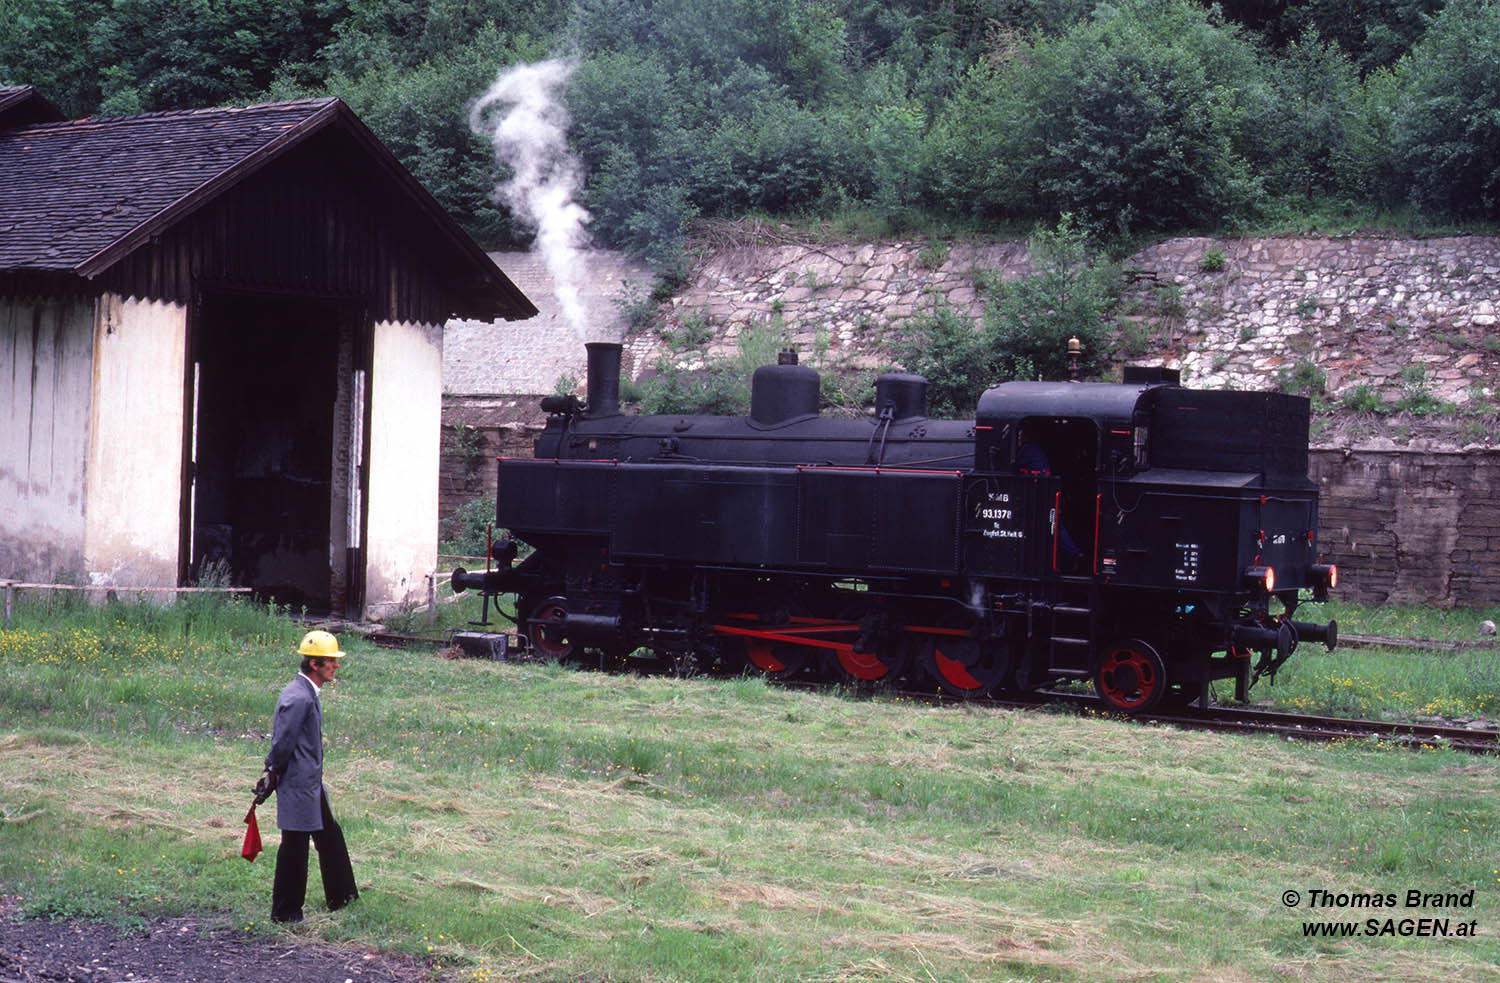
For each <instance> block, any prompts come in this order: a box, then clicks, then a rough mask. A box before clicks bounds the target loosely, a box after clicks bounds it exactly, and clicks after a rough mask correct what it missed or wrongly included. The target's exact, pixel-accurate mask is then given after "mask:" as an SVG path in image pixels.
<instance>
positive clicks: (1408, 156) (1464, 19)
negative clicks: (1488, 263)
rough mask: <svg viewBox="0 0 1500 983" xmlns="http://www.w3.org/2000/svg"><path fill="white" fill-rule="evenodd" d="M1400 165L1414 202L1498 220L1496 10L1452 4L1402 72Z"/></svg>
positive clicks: (1482, 4)
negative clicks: (1408, 183)
mask: <svg viewBox="0 0 1500 983" xmlns="http://www.w3.org/2000/svg"><path fill="white" fill-rule="evenodd" d="M1399 77H1400V78H1401V80H1402V82H1403V84H1404V95H1403V98H1402V100H1401V104H1400V110H1399V114H1398V119H1397V122H1396V125H1395V133H1396V141H1397V151H1398V153H1397V159H1398V160H1400V161H1401V164H1402V169H1403V174H1404V176H1405V178H1406V180H1407V181H1409V182H1410V188H1411V196H1412V200H1413V202H1414V203H1415V204H1417V205H1418V206H1420V207H1422V208H1425V209H1428V210H1429V211H1435V212H1441V213H1445V214H1449V215H1454V216H1457V217H1461V218H1485V219H1494V218H1496V217H1500V125H1497V121H1500V44H1497V43H1496V17H1495V7H1494V4H1492V3H1489V2H1487V0H1452V2H1450V3H1449V4H1447V5H1446V6H1445V7H1444V8H1443V10H1442V12H1441V13H1440V14H1438V16H1437V18H1436V20H1434V21H1433V24H1432V27H1431V28H1430V29H1429V30H1428V32H1427V34H1426V35H1425V36H1424V37H1423V39H1422V40H1421V42H1419V43H1418V44H1417V45H1416V47H1415V48H1414V49H1413V50H1412V53H1411V58H1410V60H1409V61H1408V62H1407V63H1405V64H1403V65H1402V66H1401V67H1400V70H1399Z"/></svg>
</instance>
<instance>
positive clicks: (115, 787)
mask: <svg viewBox="0 0 1500 983" xmlns="http://www.w3.org/2000/svg"><path fill="white" fill-rule="evenodd" d="M299 634H300V628H299V627H298V626H296V625H293V624H290V623H287V622H285V621H282V620H281V619H278V618H275V617H271V616H269V615H267V614H266V612H264V611H263V610H260V609H253V608H249V609H238V610H236V609H235V606H229V607H228V609H227V610H224V611H221V612H218V613H213V612H211V611H209V610H207V609H205V610H204V611H202V612H200V613H199V614H198V615H197V617H196V618H195V619H192V620H189V619H187V618H184V617H180V616H178V615H174V614H173V613H172V612H160V611H157V610H155V609H142V608H133V607H122V608H116V609H114V610H110V609H98V610H81V609H80V610H73V611H52V612H42V611H36V610H31V609H26V610H23V611H22V612H21V615H20V617H19V619H18V624H17V627H16V628H14V629H12V630H11V631H7V632H3V633H0V679H3V680H4V682H3V690H0V720H3V725H0V891H4V892H6V893H12V894H15V895H18V896H19V897H20V898H21V899H22V902H23V905H24V907H25V910H27V911H28V912H31V913H36V914H57V915H82V916H103V917H111V918H125V919H130V918H141V917H150V916H152V915H154V914H159V913H169V912H178V911H183V910H193V911H197V912H216V913H219V914H220V916H221V917H222V919H223V920H224V921H225V922H226V923H227V924H231V925H233V926H235V927H236V929H237V930H239V931H242V932H244V933H246V934H247V935H259V934H263V933H270V934H281V933H282V932H283V931H284V930H281V929H274V928H272V927H271V926H269V925H267V924H266V922H265V912H266V909H267V905H268V903H269V892H270V873H271V871H270V866H271V865H270V864H269V863H268V862H267V861H268V860H269V859H270V858H269V856H268V857H263V858H262V859H261V860H260V861H258V862H257V863H255V864H247V863H245V862H244V861H242V860H240V859H239V857H238V845H239V840H240V836H241V834H242V832H243V826H242V825H241V824H240V819H241V817H242V815H243V812H244V810H245V808H246V807H247V806H248V803H249V792H248V788H249V785H250V784H251V783H252V782H253V781H254V778H255V776H256V775H257V774H258V772H259V762H260V759H261V756H262V755H263V754H264V751H265V742H266V734H265V729H266V727H267V726H268V722H269V716H270V709H271V705H272V702H273V700H274V697H275V693H276V691H277V690H278V689H279V688H280V686H281V685H282V684H283V683H284V682H285V679H286V678H287V677H288V676H289V675H290V673H291V672H292V671H293V663H294V659H293V658H292V656H291V655H290V652H291V648H292V646H293V645H294V644H295V640H296V638H297V636H298V635H299ZM345 644H346V647H347V649H348V651H349V652H350V657H349V659H348V660H347V661H346V663H345V665H344V667H343V669H342V670H341V673H340V678H339V680H338V681H337V683H336V684H335V686H334V687H333V688H332V689H331V690H330V691H329V692H327V694H326V702H325V732H326V734H327V737H328V739H329V745H328V748H327V751H326V754H327V763H328V772H329V787H330V794H331V796H332V798H333V805H334V809H335V812H336V813H337V814H338V815H339V817H340V819H341V821H342V822H343V823H344V826H345V829H346V833H347V835H348V838H349V841H350V844H351V848H352V851H353V854H354V857H355V863H356V873H357V875H358V877H359V878H360V882H361V889H362V893H363V897H362V898H361V900H360V902H359V903H358V904H357V905H355V906H353V907H352V908H350V909H348V910H346V911H343V912H340V913H338V914H337V915H332V916H330V915H328V914H327V913H323V912H319V911H318V910H317V908H316V905H314V906H313V907H312V908H311V910H310V914H311V916H312V917H310V919H309V921H308V922H307V923H306V924H305V925H304V926H302V927H301V928H299V929H296V930H294V931H293V932H292V933H291V934H293V935H317V936H324V937H328V938H334V939H354V940H358V941H361V942H367V943H371V944H375V945H379V946H383V947H387V948H392V949H399V950H402V951H407V952H413V953H416V954H418V955H421V956H423V957H425V958H427V959H429V960H431V963H432V965H433V967H434V971H435V972H441V973H442V974H444V975H447V976H450V977H452V978H457V979H464V980H471V979H473V980H480V979H507V980H510V979H516V980H576V979H580V978H586V979H604V978H607V979H610V980H790V979H800V980H934V979H935V980H1004V979H1016V980H1156V979H1160V980H1267V979H1297V980H1322V979H1330V980H1331V979H1340V980H1342V979H1348V978H1376V979H1397V980H1405V979H1410V980H1417V979H1423V980H1429V979H1447V980H1473V979H1483V978H1495V966H1496V965H1497V964H1500V940H1497V934H1496V933H1497V930H1500V815H1497V812H1500V805H1497V803H1500V799H1497V793H1500V764H1497V762H1495V761H1493V760H1489V759H1476V758H1468V757H1461V756H1458V755H1455V754H1452V753H1449V752H1424V753H1413V752H1409V751H1400V750H1394V749H1388V748H1381V747H1378V746H1374V745H1366V744H1359V745H1351V746H1340V747H1323V746H1307V745H1301V744H1287V743H1284V742H1277V741H1273V740H1269V739H1248V738H1237V737H1227V736H1218V735H1209V734H1198V733H1184V732H1178V731H1172V730H1167V729H1161V728H1150V727H1141V726H1138V725H1132V724H1122V723H1119V722H1116V721H1111V720H1102V719H1090V718H1078V717H1070V716H1058V715H1042V714H1023V713H996V712H989V711H981V710H978V709H975V708H968V707H946V708H934V707H929V706H925V705H914V704H911V703H908V702H903V701H900V700H896V699H883V700H882V699H875V700H852V699H845V698H839V697H837V696H830V695H821V694H807V693H799V692H794V691H790V690H785V689H778V688H773V687H768V686H766V685H765V684H763V683H761V682H759V681H757V680H729V681H714V680H690V681H679V680H671V679H662V678H636V677H632V676H607V675H600V674H592V673H578V672H573V671H569V670H564V669H559V668H556V667H551V666H541V665H514V664H495V663H488V662H470V661H454V660H447V659H441V658H435V657H434V656H433V655H432V654H431V653H430V652H395V651H390V650H382V649H375V648H372V647H370V646H367V645H364V644H362V643H361V642H359V641H357V640H354V639H345ZM273 814H274V813H273V811H272V810H271V809H265V810H262V823H263V831H264V832H265V833H266V834H267V837H266V839H267V846H268V848H269V849H271V850H274V846H275V841H276V836H275V834H274V832H273V830H272V829H271V826H272V823H271V821H270V819H269V818H268V817H269V816H271V815H273ZM314 866H315V865H314ZM312 878H313V886H312V891H311V898H312V899H314V901H316V899H317V898H318V894H319V892H318V888H317V875H316V873H314V874H313V875H312ZM1312 888H1320V889H1325V890H1330V891H1336V892H1358V891H1363V892H1381V893H1384V892H1396V893H1398V894H1400V895H1402V896H1403V897H1404V894H1405V892H1406V891H1407V890H1409V889H1411V888H1417V889H1420V890H1424V891H1432V892H1463V891H1468V890H1470V889H1472V890H1474V892H1475V894H1474V905H1473V907H1472V908H1463V909H1455V908H1448V909H1441V910H1428V911H1412V912H1407V911H1405V910H1398V911H1396V912H1395V913H1394V914H1395V915H1396V916H1397V917H1401V916H1404V915H1419V916H1420V915H1437V916H1439V917H1449V918H1451V920H1452V922H1453V923H1454V924H1457V923H1458V922H1459V921H1463V922H1468V921H1469V920H1471V919H1472V920H1474V921H1475V922H1476V923H1477V926H1478V928H1479V931H1480V935H1479V937H1478V938H1475V939H1468V938H1448V939H1431V938H1399V937H1398V938H1368V939H1367V938H1357V939H1350V940H1344V941H1334V940H1313V939H1308V938H1305V937H1304V936H1303V935H1302V930H1301V923H1302V921H1303V920H1304V918H1306V917H1309V912H1308V910H1307V909H1306V908H1305V907H1300V908H1297V909H1288V908H1286V907H1285V906H1284V905H1283V903H1282V893H1283V892H1284V891H1287V890H1292V889H1295V890H1299V891H1301V892H1302V893H1303V895H1304V897H1306V896H1307V894H1308V893H1309V892H1310V890H1311V889H1312ZM1304 903H1305V902H1304ZM1371 914H1378V915H1384V914H1386V913H1385V912H1370V911H1365V910H1355V911H1348V910H1337V909H1333V910H1323V911H1319V912H1315V913H1312V916H1313V917H1317V918H1319V919H1321V920H1335V919H1349V920H1356V921H1362V920H1363V919H1364V918H1365V917H1367V916H1369V915H1371ZM438 967H441V969H440V970H439V969H438Z"/></svg>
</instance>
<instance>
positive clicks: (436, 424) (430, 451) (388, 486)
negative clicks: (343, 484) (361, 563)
mask: <svg viewBox="0 0 1500 983" xmlns="http://www.w3.org/2000/svg"><path fill="white" fill-rule="evenodd" d="M373 373H374V374H373V376H372V377H371V392H370V400H371V404H370V458H369V461H368V462H367V463H368V467H369V469H370V498H369V502H368V505H367V508H368V511H369V518H368V525H367V531H368V533H369V537H368V539H367V540H366V547H367V553H366V557H365V606H366V609H367V610H368V611H369V613H370V614H371V615H374V616H379V615H380V614H382V613H383V612H386V611H389V610H390V609H391V608H393V607H395V606H397V605H400V604H402V603H411V602H416V601H421V600H425V599H426V596H427V575H428V574H430V573H432V572H433V571H434V570H435V569H436V568H437V522H438V481H437V476H438V453H439V442H440V439H441V433H442V395H443V329H442V327H441V326H440V325H423V324H404V323H394V322H389V321H383V322H380V323H378V324H376V325H375V350H374V366H373Z"/></svg>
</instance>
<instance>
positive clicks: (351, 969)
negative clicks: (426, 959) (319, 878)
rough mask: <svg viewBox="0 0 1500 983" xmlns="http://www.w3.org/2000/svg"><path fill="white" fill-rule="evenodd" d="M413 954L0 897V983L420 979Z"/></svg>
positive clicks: (394, 982) (392, 982) (423, 973)
mask: <svg viewBox="0 0 1500 983" xmlns="http://www.w3.org/2000/svg"><path fill="white" fill-rule="evenodd" d="M433 978H434V977H433V976H432V974H431V973H430V972H429V971H428V970H427V968H426V967H425V966H424V965H423V964H422V963H421V962H419V961H418V960H416V959H412V958H410V957H407V956H397V955H390V954H385V953H380V952H377V951H375V950H372V949H368V948H365V947H362V946H335V945H329V944H327V943H324V942H314V941H305V942H304V941H299V940H294V939H289V938H286V937H280V938H275V939H264V938H254V939H247V938H243V937H241V936H240V935H238V934H236V933H235V932H233V931H231V930H229V929H210V928H208V927H207V926H206V925H205V924H204V923H203V922H201V921H200V920H198V919H195V918H192V917H184V918H164V919H159V920H157V921H153V922H150V923H149V924H147V925H146V926H145V927H144V928H142V929H140V930H137V931H125V932H121V931H120V930H118V929H115V928H113V927H111V926H109V925H105V924H102V923H99V922H88V921H77V920H55V919H24V918H21V917H20V916H19V914H18V911H17V906H16V900H15V899H14V898H8V897H4V896H0V983H58V981H64V980H66V981H70V983H73V981H77V983H84V981H87V983H167V981H183V983H287V981H288V980H295V981H296V983H419V981H430V980H432V979H433Z"/></svg>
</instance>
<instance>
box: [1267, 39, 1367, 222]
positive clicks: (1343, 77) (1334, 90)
mask: <svg viewBox="0 0 1500 983" xmlns="http://www.w3.org/2000/svg"><path fill="white" fill-rule="evenodd" d="M1246 94H1247V100H1246V103H1247V105H1246V114H1245V118H1246V123H1247V125H1246V126H1245V127H1244V129H1243V133H1244V139H1243V145H1244V146H1245V148H1246V153H1247V155H1248V156H1249V158H1250V160H1251V161H1252V162H1253V164H1254V166H1255V169H1256V173H1257V174H1258V175H1260V176H1261V177H1262V179H1263V180H1264V182H1265V187H1266V190H1267V191H1269V192H1270V193H1272V194H1273V195H1278V196H1282V197H1289V198H1293V199H1296V200H1302V201H1311V200H1316V199H1319V198H1326V197H1337V196H1347V195H1351V194H1354V193H1357V192H1358V191H1359V190H1360V184H1361V181H1360V178H1361V175H1362V174H1363V173H1364V168H1365V166H1366V164H1365V162H1361V161H1356V160H1355V159H1354V155H1355V147H1356V146H1358V144H1357V143H1356V136H1355V132H1354V131H1355V129H1356V128H1357V127H1358V126H1359V125H1360V124H1361V121H1362V118H1361V117H1360V116H1359V115H1358V113H1357V111H1356V110H1357V107H1358V105H1359V103H1360V98H1361V88H1360V83H1359V76H1358V74H1357V73H1356V71H1355V68H1354V65H1353V64H1352V63H1351V62H1350V60H1349V58H1348V56H1347V55H1346V54H1345V53H1344V52H1343V51H1342V50H1340V49H1339V47H1338V46H1337V45H1335V44H1332V43H1330V42H1328V41H1325V40H1323V39H1321V38H1320V37H1318V35H1317V34H1316V33H1314V32H1312V31H1308V32H1307V33H1306V34H1304V35H1302V36H1301V37H1298V38H1297V39H1296V40H1294V41H1293V42H1292V43H1291V44H1289V45H1287V47H1286V48H1285V50H1283V51H1282V52H1281V53H1280V56H1279V57H1277V58H1273V59H1268V60H1265V61H1264V62H1263V64H1262V66H1261V74H1260V79H1259V81H1258V82H1252V83H1251V84H1249V85H1247V86H1246Z"/></svg>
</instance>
